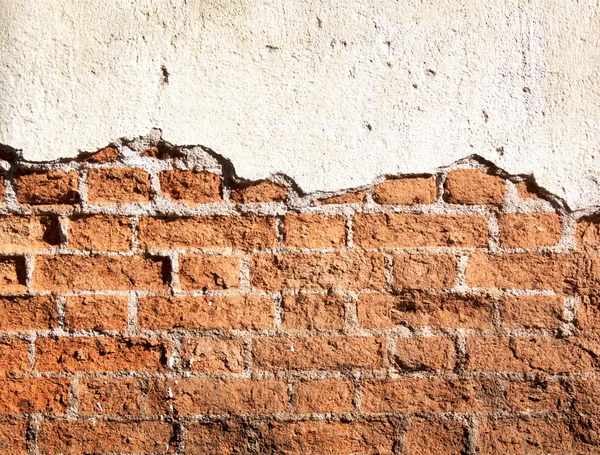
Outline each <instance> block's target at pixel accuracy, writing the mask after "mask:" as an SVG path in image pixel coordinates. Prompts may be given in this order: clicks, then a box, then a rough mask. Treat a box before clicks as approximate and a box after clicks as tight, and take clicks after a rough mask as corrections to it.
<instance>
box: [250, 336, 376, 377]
mask: <svg viewBox="0 0 600 455" xmlns="http://www.w3.org/2000/svg"><path fill="white" fill-rule="evenodd" d="M253 350H254V366H255V368H258V369H261V370H335V369H344V370H346V369H377V368H383V367H385V366H386V365H387V359H386V356H387V353H386V341H385V339H384V338H378V337H352V336H323V337H307V338H279V337H263V338H256V339H255V340H254V341H253Z"/></svg>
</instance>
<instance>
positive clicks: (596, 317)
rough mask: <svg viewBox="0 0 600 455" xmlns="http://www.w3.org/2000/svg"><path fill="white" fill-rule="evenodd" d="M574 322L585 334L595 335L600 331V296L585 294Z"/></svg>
mask: <svg viewBox="0 0 600 455" xmlns="http://www.w3.org/2000/svg"><path fill="white" fill-rule="evenodd" d="M573 323H574V324H575V326H576V327H577V328H578V329H579V330H581V334H582V335H583V336H590V335H591V336H593V337H595V336H596V334H598V332H600V298H599V297H598V296H583V297H582V299H581V302H580V303H579V305H578V308H577V313H576V316H575V320H574V321H573Z"/></svg>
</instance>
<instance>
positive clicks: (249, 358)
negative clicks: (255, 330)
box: [242, 332, 254, 376]
mask: <svg viewBox="0 0 600 455" xmlns="http://www.w3.org/2000/svg"><path fill="white" fill-rule="evenodd" d="M242 340H243V341H244V373H246V374H247V375H248V376H252V373H253V368H254V362H253V360H254V357H253V352H252V350H253V346H252V341H253V338H252V333H251V332H247V333H246V335H245V336H244V337H243V338H242Z"/></svg>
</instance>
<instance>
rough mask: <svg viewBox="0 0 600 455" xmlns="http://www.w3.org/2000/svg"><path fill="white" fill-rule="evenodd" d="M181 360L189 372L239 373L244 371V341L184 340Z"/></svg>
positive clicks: (215, 339) (216, 339)
mask: <svg viewBox="0 0 600 455" xmlns="http://www.w3.org/2000/svg"><path fill="white" fill-rule="evenodd" d="M181 351H182V352H181V359H182V360H183V364H184V367H185V368H186V369H189V370H191V371H199V372H209V373H240V372H242V371H243V369H244V341H243V340H240V339H233V340H220V339H218V338H186V339H184V340H183V341H182V342H181Z"/></svg>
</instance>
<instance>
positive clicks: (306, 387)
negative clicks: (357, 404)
mask: <svg viewBox="0 0 600 455" xmlns="http://www.w3.org/2000/svg"><path fill="white" fill-rule="evenodd" d="M353 399H354V386H353V385H352V383H351V382H350V381H349V380H347V379H338V378H335V379H315V380H310V381H299V382H295V383H294V384H293V386H292V408H293V410H294V412H295V413H297V414H311V413H337V412H352V411H354V404H353V403H352V402H353Z"/></svg>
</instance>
